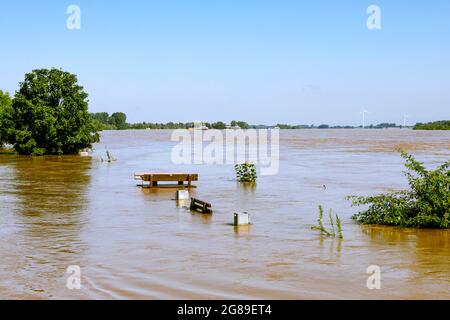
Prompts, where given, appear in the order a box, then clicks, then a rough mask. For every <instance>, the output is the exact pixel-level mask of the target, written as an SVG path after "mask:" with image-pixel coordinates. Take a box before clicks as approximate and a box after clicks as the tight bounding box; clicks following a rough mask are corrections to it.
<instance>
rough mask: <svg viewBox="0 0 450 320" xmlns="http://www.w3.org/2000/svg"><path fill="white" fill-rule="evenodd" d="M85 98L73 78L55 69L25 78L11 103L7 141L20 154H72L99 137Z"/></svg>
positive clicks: (42, 70) (90, 145) (34, 72)
mask: <svg viewBox="0 0 450 320" xmlns="http://www.w3.org/2000/svg"><path fill="white" fill-rule="evenodd" d="M87 98H88V95H87V94H86V93H85V92H84V91H83V87H81V86H80V85H78V82H77V77H76V76H75V75H73V74H70V73H68V72H64V71H62V70H59V69H51V70H47V69H40V70H33V71H32V72H31V73H27V74H26V75H25V79H24V81H23V82H21V83H20V85H19V90H18V91H17V92H16V94H15V96H14V99H13V102H12V119H13V121H14V125H13V130H12V136H11V137H10V138H9V139H10V140H11V142H12V143H13V144H14V148H15V149H16V151H17V152H19V153H20V154H33V155H44V154H75V153H78V152H79V150H81V149H84V148H91V147H92V143H94V142H97V141H98V140H99V135H98V133H97V132H96V128H95V126H94V123H93V122H92V119H91V117H90V115H89V112H88V99H87Z"/></svg>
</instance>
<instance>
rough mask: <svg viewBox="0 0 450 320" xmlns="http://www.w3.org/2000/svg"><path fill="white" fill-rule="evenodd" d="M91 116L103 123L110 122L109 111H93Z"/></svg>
mask: <svg viewBox="0 0 450 320" xmlns="http://www.w3.org/2000/svg"><path fill="white" fill-rule="evenodd" d="M91 117H92V119H94V120H97V121H100V122H101V123H103V124H108V123H109V114H108V112H97V113H91Z"/></svg>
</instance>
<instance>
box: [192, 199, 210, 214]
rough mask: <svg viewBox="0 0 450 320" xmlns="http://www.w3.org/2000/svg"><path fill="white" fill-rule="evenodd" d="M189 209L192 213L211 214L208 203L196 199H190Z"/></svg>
mask: <svg viewBox="0 0 450 320" xmlns="http://www.w3.org/2000/svg"><path fill="white" fill-rule="evenodd" d="M190 209H191V210H193V211H197V212H201V213H206V214H211V213H212V208H211V204H210V203H208V202H205V201H202V200H199V199H196V198H191V205H190Z"/></svg>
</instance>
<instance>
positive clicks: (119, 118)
mask: <svg viewBox="0 0 450 320" xmlns="http://www.w3.org/2000/svg"><path fill="white" fill-rule="evenodd" d="M91 117H92V119H93V120H94V121H95V123H96V124H97V127H98V128H99V130H126V129H189V128H194V126H195V124H194V122H167V123H154V122H139V123H127V116H126V114H124V113H123V112H115V113H113V114H112V115H109V114H108V113H107V112H99V113H91ZM202 125H203V126H205V127H206V128H208V129H218V130H223V129H227V128H241V129H269V128H279V129H282V130H295V129H357V128H362V126H349V125H338V126H332V125H328V124H321V125H318V126H316V125H314V124H311V125H307V124H299V125H290V124H282V123H278V124H276V125H272V126H269V125H262V124H259V125H254V124H248V123H247V122H245V121H236V120H233V121H231V122H230V125H227V124H226V123H224V122H222V121H218V122H211V123H210V122H203V123H202ZM365 128H366V129H386V128H402V126H399V125H397V124H395V123H380V124H377V125H373V124H371V125H368V126H366V127H365Z"/></svg>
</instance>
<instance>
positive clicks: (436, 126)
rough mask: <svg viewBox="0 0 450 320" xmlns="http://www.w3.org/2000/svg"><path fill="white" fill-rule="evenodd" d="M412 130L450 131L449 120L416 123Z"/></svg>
mask: <svg viewBox="0 0 450 320" xmlns="http://www.w3.org/2000/svg"><path fill="white" fill-rule="evenodd" d="M414 130H450V120H447V121H435V122H429V123H418V124H416V125H415V126H414Z"/></svg>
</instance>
